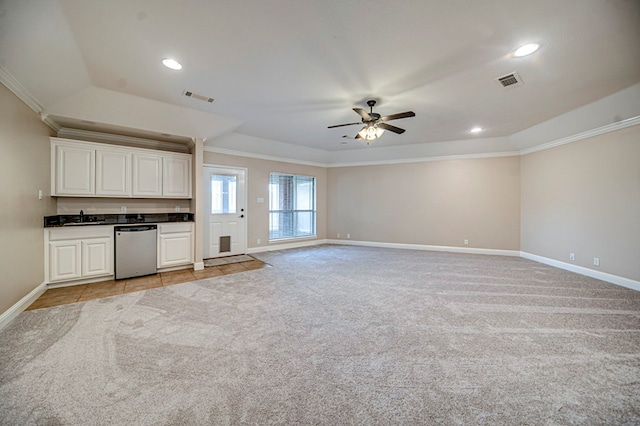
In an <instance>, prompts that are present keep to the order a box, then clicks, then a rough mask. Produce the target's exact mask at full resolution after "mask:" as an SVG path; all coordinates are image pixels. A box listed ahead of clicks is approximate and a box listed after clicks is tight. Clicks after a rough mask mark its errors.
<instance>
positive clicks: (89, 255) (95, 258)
mask: <svg viewBox="0 0 640 426" xmlns="http://www.w3.org/2000/svg"><path fill="white" fill-rule="evenodd" d="M112 252H113V248H112V247H111V239H110V238H96V239H91V240H85V241H82V276H83V277H94V276H100V275H110V274H112V273H113V272H112V271H113V268H112V267H111V265H112V263H113V262H112V260H111V259H112V256H111V253H112Z"/></svg>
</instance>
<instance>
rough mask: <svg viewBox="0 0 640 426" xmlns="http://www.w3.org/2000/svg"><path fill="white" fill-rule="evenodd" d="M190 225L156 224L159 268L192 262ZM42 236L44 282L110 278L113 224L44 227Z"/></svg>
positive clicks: (181, 223)
mask: <svg viewBox="0 0 640 426" xmlns="http://www.w3.org/2000/svg"><path fill="white" fill-rule="evenodd" d="M193 226H194V225H193V222H180V223H160V224H158V252H157V256H158V260H157V262H158V263H157V266H158V268H159V269H163V268H165V269H166V268H176V269H179V268H178V267H181V266H186V265H190V264H192V263H193V253H194V247H193V241H194V238H193ZM44 234H45V262H46V267H45V275H46V276H45V281H46V282H48V283H53V284H57V283H63V282H66V281H78V283H81V282H91V281H92V279H93V278H99V277H108V276H110V275H113V271H114V268H113V263H114V258H113V244H114V235H113V226H112V225H87V226H68V227H60V228H46V229H45V230H44ZM94 281H99V280H94Z"/></svg>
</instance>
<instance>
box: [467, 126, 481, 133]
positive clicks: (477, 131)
mask: <svg viewBox="0 0 640 426" xmlns="http://www.w3.org/2000/svg"><path fill="white" fill-rule="evenodd" d="M481 131H482V127H474V128H473V129H471V130H469V133H480V132H481Z"/></svg>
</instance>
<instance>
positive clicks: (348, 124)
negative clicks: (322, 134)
mask: <svg viewBox="0 0 640 426" xmlns="http://www.w3.org/2000/svg"><path fill="white" fill-rule="evenodd" d="M354 124H362V121H358V122H357V123H347V124H336V125H335V126H329V127H327V128H328V129H333V128H334V127H343V126H353V125H354Z"/></svg>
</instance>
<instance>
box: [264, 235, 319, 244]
mask: <svg viewBox="0 0 640 426" xmlns="http://www.w3.org/2000/svg"><path fill="white" fill-rule="evenodd" d="M316 239H318V236H317V235H307V236H304V237H286V238H273V239H270V240H269V244H271V243H281V242H284V241H300V240H316Z"/></svg>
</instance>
